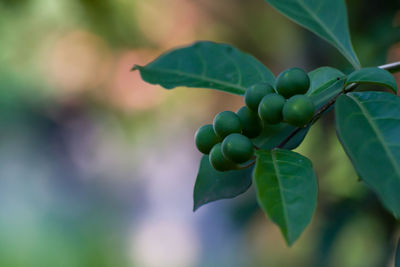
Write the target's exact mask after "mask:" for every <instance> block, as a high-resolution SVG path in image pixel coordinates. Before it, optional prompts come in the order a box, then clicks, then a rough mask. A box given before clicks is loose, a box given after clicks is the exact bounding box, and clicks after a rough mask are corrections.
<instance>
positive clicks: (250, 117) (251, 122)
mask: <svg viewBox="0 0 400 267" xmlns="http://www.w3.org/2000/svg"><path fill="white" fill-rule="evenodd" d="M236 114H237V115H238V116H239V118H240V122H241V124H242V128H243V134H244V135H245V136H247V137H248V138H255V137H257V136H259V135H260V133H261V131H262V123H261V120H260V118H259V117H258V114H257V113H256V112H253V111H251V110H250V109H249V108H248V107H247V106H243V107H241V108H240V109H239V110H238V111H237V112H236Z"/></svg>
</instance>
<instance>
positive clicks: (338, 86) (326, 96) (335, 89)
mask: <svg viewBox="0 0 400 267" xmlns="http://www.w3.org/2000/svg"><path fill="white" fill-rule="evenodd" d="M344 84H345V77H342V78H340V79H339V80H337V79H336V80H335V81H332V82H327V83H326V84H323V85H322V86H321V87H319V88H317V89H315V90H314V91H313V92H311V93H310V94H309V97H310V98H311V100H312V101H313V103H314V106H315V109H319V108H320V107H322V106H323V105H325V104H326V103H328V102H329V101H330V100H332V99H333V98H334V97H335V96H337V95H338V94H339V93H340V92H341V91H342V88H343V86H344Z"/></svg>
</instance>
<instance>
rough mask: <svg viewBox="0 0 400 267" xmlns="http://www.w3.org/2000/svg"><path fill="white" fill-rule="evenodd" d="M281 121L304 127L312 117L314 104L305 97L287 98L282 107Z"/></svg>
mask: <svg viewBox="0 0 400 267" xmlns="http://www.w3.org/2000/svg"><path fill="white" fill-rule="evenodd" d="M282 113H283V119H284V121H285V122H287V123H289V124H291V125H294V126H298V127H301V126H304V125H305V124H307V123H309V122H310V121H311V119H312V117H313V115H314V104H313V102H312V101H311V99H310V98H309V97H307V96H305V95H295V96H292V97H291V98H289V99H288V100H287V101H286V103H285V105H284V106H283V111H282Z"/></svg>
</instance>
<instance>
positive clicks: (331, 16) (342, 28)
mask: <svg viewBox="0 0 400 267" xmlns="http://www.w3.org/2000/svg"><path fill="white" fill-rule="evenodd" d="M265 1H266V2H268V3H269V4H270V5H272V6H273V7H275V8H276V9H277V10H279V11H280V12H281V13H283V14H284V15H286V16H287V17H289V18H290V19H292V20H293V21H295V22H296V23H298V24H300V25H302V26H303V27H305V28H307V29H308V30H310V31H312V32H313V33H315V34H317V35H318V36H320V37H321V38H323V39H325V40H326V41H328V42H329V43H331V44H332V45H333V46H335V47H336V48H337V49H338V50H339V51H340V53H342V55H343V56H344V57H345V58H346V59H347V60H348V61H349V62H350V63H351V64H352V65H353V67H354V68H356V69H358V68H360V62H359V61H358V58H357V56H356V53H355V52H354V49H353V46H352V44H351V40H350V33H349V26H348V22H347V10H346V4H345V2H344V0H329V1H315V0H286V1H282V0H265Z"/></svg>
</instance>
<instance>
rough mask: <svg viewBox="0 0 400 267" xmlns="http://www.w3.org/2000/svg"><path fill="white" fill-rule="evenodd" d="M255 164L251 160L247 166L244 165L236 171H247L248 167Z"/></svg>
mask: <svg viewBox="0 0 400 267" xmlns="http://www.w3.org/2000/svg"><path fill="white" fill-rule="evenodd" d="M255 163H256V161H255V160H253V161H252V162H250V163H248V164H246V165H243V166H239V167H237V169H238V170H243V169H247V168H248V167H250V166H253V165H254V164H255Z"/></svg>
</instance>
